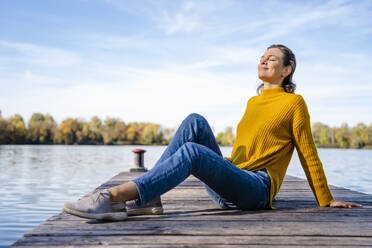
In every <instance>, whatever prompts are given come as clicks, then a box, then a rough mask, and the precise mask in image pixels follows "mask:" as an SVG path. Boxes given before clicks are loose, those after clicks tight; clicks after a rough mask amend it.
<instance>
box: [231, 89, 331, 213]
mask: <svg viewBox="0 0 372 248" xmlns="http://www.w3.org/2000/svg"><path fill="white" fill-rule="evenodd" d="M236 132H237V133H236V140H235V143H234V146H233V149H232V152H231V157H225V159H227V160H228V161H230V162H231V163H233V164H234V165H236V166H237V167H239V168H241V169H244V170H249V171H256V170H260V169H263V168H266V170H267V172H268V174H269V176H270V178H271V189H270V208H271V209H275V208H274V207H273V206H272V201H273V199H275V196H276V194H277V193H278V192H279V189H280V187H281V185H282V182H283V179H284V176H285V173H286V171H287V168H288V164H289V162H290V160H291V157H292V154H293V150H294V147H296V150H297V154H298V156H299V159H300V161H301V165H302V168H303V170H304V171H305V174H306V177H307V181H308V183H309V185H310V188H311V190H312V191H313V193H314V196H315V198H316V200H317V203H318V205H319V206H321V207H323V206H326V205H328V204H330V203H331V202H332V201H334V199H333V196H332V194H331V192H330V190H329V188H328V184H327V179H326V177H325V174H324V171H323V165H322V163H321V161H320V160H319V157H318V153H317V150H316V147H315V144H314V140H313V136H312V133H311V126H310V115H309V112H308V109H307V105H306V103H305V101H304V99H303V97H302V96H301V95H298V94H292V93H287V92H285V91H284V89H283V88H282V87H276V88H271V89H262V92H261V95H259V96H253V97H252V98H250V99H249V100H248V103H247V107H246V110H245V113H244V115H243V118H242V119H241V120H240V122H239V124H238V126H237V131H236Z"/></svg>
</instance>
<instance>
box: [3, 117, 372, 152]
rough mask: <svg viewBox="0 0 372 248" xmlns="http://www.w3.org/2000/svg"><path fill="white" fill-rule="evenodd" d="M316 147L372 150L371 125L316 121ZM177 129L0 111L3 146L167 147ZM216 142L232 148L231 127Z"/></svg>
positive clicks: (314, 133)
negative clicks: (58, 119)
mask: <svg viewBox="0 0 372 248" xmlns="http://www.w3.org/2000/svg"><path fill="white" fill-rule="evenodd" d="M311 130H312V134H313V138H314V142H315V144H316V146H317V147H329V148H358V149H361V148H364V149H371V148H372V124H371V125H369V126H366V125H365V124H363V123H358V124H357V125H356V126H354V127H349V126H348V124H346V123H343V124H342V125H341V126H340V127H330V126H328V125H326V124H323V123H321V122H316V123H314V124H313V125H312V127H311ZM175 131H176V129H175V128H163V127H162V126H161V125H159V124H155V123H143V122H129V123H125V122H124V121H122V120H121V119H119V118H111V117H107V118H106V119H105V120H104V121H102V120H101V119H100V118H99V117H97V116H94V117H92V118H91V119H90V120H89V121H84V120H81V119H78V118H67V119H65V120H63V121H62V123H61V124H59V125H58V124H57V122H56V121H55V120H54V118H53V117H52V116H51V115H50V114H42V113H34V114H33V115H32V116H31V118H30V119H29V121H28V123H27V126H26V124H25V122H24V120H23V118H22V116H20V115H19V114H15V115H13V116H11V117H9V118H3V117H2V116H1V112H0V144H66V145H71V144H78V145H168V144H169V142H170V141H171V140H172V138H173V135H174V133H175ZM216 140H217V143H218V144H219V145H222V146H232V145H233V144H234V142H235V134H234V132H233V128H232V127H230V126H229V127H227V128H226V129H225V131H223V132H220V133H218V134H217V136H216Z"/></svg>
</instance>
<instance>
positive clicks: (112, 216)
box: [63, 206, 128, 221]
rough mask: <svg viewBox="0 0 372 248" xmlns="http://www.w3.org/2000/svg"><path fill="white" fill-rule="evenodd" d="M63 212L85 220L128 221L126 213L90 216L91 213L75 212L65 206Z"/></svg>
mask: <svg viewBox="0 0 372 248" xmlns="http://www.w3.org/2000/svg"><path fill="white" fill-rule="evenodd" d="M63 211H65V212H66V213H68V214H72V215H75V216H78V217H83V218H87V219H95V220H110V221H120V220H126V219H128V215H127V213H126V212H124V211H123V212H114V213H103V214H92V213H84V212H80V211H77V210H73V209H70V208H68V207H66V206H63Z"/></svg>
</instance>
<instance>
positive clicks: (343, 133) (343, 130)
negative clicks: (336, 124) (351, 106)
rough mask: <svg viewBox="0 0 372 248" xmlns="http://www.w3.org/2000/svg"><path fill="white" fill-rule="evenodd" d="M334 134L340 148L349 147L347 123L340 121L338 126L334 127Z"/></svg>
mask: <svg viewBox="0 0 372 248" xmlns="http://www.w3.org/2000/svg"><path fill="white" fill-rule="evenodd" d="M335 136H336V141H337V144H338V146H339V147H340V148H349V147H350V133H349V127H348V125H347V123H342V124H341V127H340V128H336V130H335Z"/></svg>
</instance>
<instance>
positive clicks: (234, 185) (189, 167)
mask: <svg viewBox="0 0 372 248" xmlns="http://www.w3.org/2000/svg"><path fill="white" fill-rule="evenodd" d="M190 174H192V175H194V176H195V177H196V178H198V179H199V180H201V181H202V182H203V184H204V186H205V188H206V190H207V192H208V194H209V196H210V197H211V199H212V200H213V201H214V202H215V203H216V204H217V205H219V206H220V207H222V208H228V209H242V210H257V209H266V208H267V207H268V204H269V199H270V177H269V175H268V174H267V172H266V170H265V169H263V170H259V171H255V172H252V171H247V170H242V169H240V168H238V167H237V166H235V165H234V164H232V163H230V162H229V161H227V160H226V159H224V158H223V156H222V153H221V151H220V148H219V147H218V144H217V142H216V139H215V137H214V134H213V132H212V130H211V128H210V126H209V124H208V122H207V120H206V119H205V118H204V117H203V116H201V115H199V114H196V113H192V114H190V115H189V116H187V117H186V118H185V119H184V120H183V122H182V123H181V125H180V127H179V128H178V130H177V132H176V133H175V135H174V137H173V139H172V141H171V142H170V144H169V145H168V147H167V148H166V150H165V151H164V153H163V154H162V156H161V157H160V159H159V160H158V161H157V162H156V164H155V165H154V167H153V168H152V169H151V170H149V171H148V172H146V173H144V174H142V175H141V176H139V177H137V178H135V179H133V180H132V181H133V182H134V183H135V184H136V186H137V190H138V193H139V199H137V200H136V204H137V205H138V206H143V205H145V204H146V203H148V202H150V201H151V200H152V199H154V198H156V197H158V196H160V195H162V194H164V193H165V192H167V191H169V190H171V189H172V188H174V187H176V186H177V185H178V184H180V183H181V182H182V181H184V180H185V179H186V178H187V177H188V176H189V175H190Z"/></svg>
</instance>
